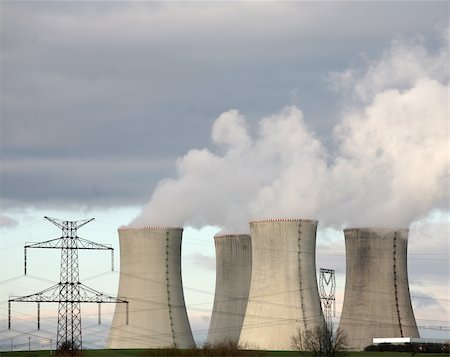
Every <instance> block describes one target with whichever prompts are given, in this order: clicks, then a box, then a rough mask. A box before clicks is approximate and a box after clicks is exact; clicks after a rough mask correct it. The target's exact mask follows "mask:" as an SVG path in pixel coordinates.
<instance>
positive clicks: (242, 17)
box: [0, 1, 450, 329]
mask: <svg viewBox="0 0 450 357" xmlns="http://www.w3.org/2000/svg"><path fill="white" fill-rule="evenodd" d="M448 6H449V3H448V1H423V2H420V1H399V2H387V1H378V2H366V1H361V2H356V1H349V2H340V1H334V2H295V1H294V2H278V3H275V2H189V1H188V2H147V1H141V2H115V1H98V2H94V1H82V2H68V1H61V2H56V1H49V2H45V1H30V2H26V1H2V2H1V4H0V10H1V21H0V22H1V44H0V46H1V83H0V85H1V112H0V114H1V122H0V125H1V126H0V129H1V130H0V140H1V141H0V150H1V152H0V154H1V157H0V160H1V177H0V185H1V186H0V190H1V192H0V204H1V212H0V229H1V231H0V232H1V234H2V240H1V247H2V250H3V251H4V252H5V254H4V255H5V256H6V255H8V256H9V255H11V254H12V252H11V250H7V249H6V248H5V247H10V246H11V245H14V244H15V247H20V246H21V245H22V246H23V242H22V241H16V242H15V243H11V240H12V239H13V238H14V237H16V235H15V233H14V230H15V229H18V228H19V229H22V227H24V226H26V224H28V223H27V220H29V219H31V218H32V219H36V217H41V216H43V215H44V214H46V212H48V211H50V212H53V213H54V214H55V215H57V216H58V217H59V218H66V217H67V218H70V217H68V215H74V216H77V215H78V216H80V215H81V216H80V217H78V218H85V216H91V215H92V214H94V213H95V214H96V215H100V216H101V217H104V218H103V220H104V221H107V222H108V223H109V224H110V229H109V232H110V235H111V237H110V239H111V240H116V239H117V235H116V232H115V229H116V228H117V227H119V226H120V225H123V224H129V223H130V222H131V221H133V219H134V218H135V217H136V216H137V215H138V213H139V211H140V210H141V208H142V207H145V208H144V210H143V212H142V214H140V215H139V217H138V218H137V220H135V221H134V222H135V224H136V225H139V224H158V223H159V224H172V223H174V224H178V225H185V226H194V227H195V228H196V229H200V228H202V227H205V226H217V227H220V228H222V229H230V230H231V229H242V230H245V228H244V227H243V225H244V224H245V223H246V222H247V221H248V220H250V219H254V218H267V217H271V216H294V217H299V216H300V217H306V216H308V218H318V219H319V221H320V222H321V224H322V225H323V230H322V231H321V232H322V236H321V237H320V239H321V240H322V241H321V244H322V249H323V252H326V251H332V250H333V249H334V248H333V247H338V249H340V251H341V253H342V254H343V239H342V236H341V235H340V234H341V233H340V231H339V229H340V228H341V227H342V226H345V225H352V224H353V225H360V224H363V225H382V224H383V222H387V224H388V225H401V226H408V225H411V228H412V229H413V230H414V237H415V240H413V239H411V241H410V247H411V251H412V252H413V253H414V252H415V253H417V254H418V253H420V251H421V249H422V252H426V253H429V254H432V253H433V254H434V255H431V258H432V259H434V261H433V260H432V262H433V264H428V263H430V261H427V262H426V263H427V264H422V265H420V264H419V263H417V264H414V265H413V267H412V268H411V269H412V270H413V271H414V272H415V273H414V274H416V275H415V277H416V281H417V282H418V285H417V289H416V295H417V296H419V294H425V296H427V297H428V298H430V299H431V300H430V299H429V300H426V298H425V301H428V302H430V301H431V305H430V304H428V305H427V303H422V302H423V299H422V300H420V299H416V302H415V304H416V306H417V309H419V310H418V311H419V315H420V316H419V317H423V318H424V319H425V318H429V319H435V320H442V316H448V315H449V313H450V308H449V300H448V296H449V294H450V291H449V289H448V270H449V269H450V266H449V264H448V256H447V255H446V254H448V237H449V233H450V232H449V217H450V213H449V206H448V205H449V192H448V191H449V181H448V177H449V151H448V139H449V126H448V113H449V112H448V109H449V108H448V80H449V78H448V29H449V19H448V16H449V8H448ZM158 183H159V185H158ZM299 202H300V203H299ZM175 208H176V209H175ZM30 217H31V218H30ZM326 227H332V228H330V230H327V228H326ZM42 229H43V230H45V229H46V228H45V225H44V227H43V228H42ZM218 229H219V228H217V229H216V230H218ZM207 232H208V234H211V232H212V231H211V230H208V231H207ZM330 232H331V233H330ZM21 234H22V236H23V237H26V238H27V240H39V235H40V234H42V232H39V233H38V232H37V231H35V230H31V229H30V230H27V229H22V230H21ZM205 234H206V233H205ZM194 236H195V234H194ZM198 236H202V235H201V234H199V235H198ZM202 237H203V236H202ZM30 238H33V239H30ZM86 238H88V239H92V240H95V237H88V236H87V237H86ZM24 239H25V238H24ZM105 239H107V238H105ZM208 239H209V240H208ZM205 240H206V241H207V244H211V240H212V237H209V238H208V237H206V238H205ZM413 242H416V245H415V246H413V244H412V243H413ZM319 243H320V242H319ZM114 244H116V242H114ZM333 244H335V246H333ZM203 248H204V247H202V246H200V247H197V248H196V249H192V250H191V251H190V250H189V248H188V253H189V254H190V255H189V254H188V255H189V257H190V258H189V259H190V260H189V259H187V260H186V261H187V263H185V264H186V271H185V272H184V273H183V274H184V276H186V275H189V273H190V272H191V273H195V274H197V275H200V273H199V271H200V270H201V269H200V268H204V270H205V271H206V270H208V267H209V268H210V267H211V264H212V266H213V265H214V264H213V262H214V261H213V260H211V259H213V258H214V257H213V254H214V253H213V247H212V246H211V245H210V246H208V248H204V249H203ZM5 249H6V250H5ZM424 249H425V250H424ZM19 252H20V249H19ZM18 254H21V253H18ZM439 254H441V255H439ZM413 258H414V257H413ZM419 258H420V257H416V259H419ZM422 258H423V257H422ZM5 259H6V258H5ZM331 261H332V260H328V262H331ZM325 262H326V260H325ZM2 264H3V263H2ZM20 264H21V262H20V263H18V265H19V270H20V268H21V267H20ZM202 264H203V265H202ZM410 266H411V264H410ZM433 266H434V267H435V269H433ZM2 268H3V267H2ZM336 269H338V270H340V271H345V267H344V266H343V263H342V260H341V261H340V262H339V261H337V262H336ZM213 273H214V271H213V270H209V272H208V273H205V274H207V275H205V276H207V277H208V279H209V278H211V277H212V278H213V276H214V274H213ZM12 276H14V275H11V276H9V275H4V276H2V277H1V278H0V280H4V279H6V278H10V277H12ZM430 276H431V278H430ZM3 278H4V279H3ZM187 279H188V280H189V278H187ZM425 280H427V281H433V282H434V284H433V286H431V287H424V286H423V284H422V283H421V282H423V281H425ZM185 282H186V280H185ZM191 284H193V285H195V280H192V282H191ZM421 284H422V285H421ZM209 285H211V284H209ZM195 286H196V287H198V286H197V285H195ZM212 286H213V282H212ZM419 286H421V288H419ZM191 287H192V285H191ZM210 287H211V286H208V288H210ZM0 288H1V286H0ZM114 289H115V287H114V288H112V289H111V290H110V292H111V293H114ZM8 292H10V291H8ZM3 293H4V294H6V290H3ZM192 299H193V300H190V302H191V303H195V302H196V301H197V300H195V299H196V297H193V298H192ZM0 300H1V301H3V300H4V299H3V298H2V299H0ZM210 300H212V298H211V299H210ZM433 304H434V305H433ZM436 304H437V305H436ZM2 308H3V306H2ZM417 313H418V312H417V311H416V315H417ZM443 314H444V315H443ZM445 314H446V315H445ZM194 315H195V314H194V313H193V312H192V313H191V315H190V316H191V317H192V316H194ZM195 316H196V317H198V320H195V322H194V324H195V326H200V327H199V329H201V328H205V326H206V328H207V319H208V316H209V315H208V312H201V313H200V312H198V313H197V315H195ZM430 316H431V317H430ZM202 319H203V320H202ZM202 321H203V322H202ZM205 321H206V322H205ZM191 322H192V321H191ZM427 323H428V322H427ZM446 326H448V321H447V322H446Z"/></svg>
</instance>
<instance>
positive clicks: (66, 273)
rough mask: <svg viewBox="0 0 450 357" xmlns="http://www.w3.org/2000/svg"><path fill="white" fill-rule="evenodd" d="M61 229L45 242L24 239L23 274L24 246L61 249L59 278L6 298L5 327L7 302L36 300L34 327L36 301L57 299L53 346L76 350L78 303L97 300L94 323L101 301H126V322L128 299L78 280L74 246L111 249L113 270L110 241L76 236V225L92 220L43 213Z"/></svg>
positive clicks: (9, 325) (78, 341)
mask: <svg viewBox="0 0 450 357" xmlns="http://www.w3.org/2000/svg"><path fill="white" fill-rule="evenodd" d="M44 218H45V219H47V220H48V221H50V222H51V223H53V224H54V225H56V226H58V227H59V228H61V229H62V235H61V237H60V238H56V239H51V240H48V241H45V242H38V243H29V242H27V243H25V247H24V273H25V275H26V274H27V249H28V248H49V249H60V250H61V268H60V281H59V283H58V284H56V285H53V286H51V287H49V288H47V289H44V290H42V291H40V292H38V293H35V294H31V295H27V296H20V297H14V298H10V299H9V300H8V329H11V303H12V302H36V303H37V328H38V329H40V303H41V302H58V303H59V306H58V329H57V342H56V345H57V348H58V349H64V350H71V351H76V350H79V349H81V348H82V336H81V306H80V305H81V303H97V304H98V323H99V324H100V323H101V318H100V316H101V315H100V313H101V304H102V303H126V304H127V305H126V306H127V319H126V322H127V323H128V301H126V300H123V299H119V298H115V297H112V296H108V295H105V294H103V293H101V292H99V291H96V290H94V289H92V288H90V287H88V286H86V285H84V284H82V283H81V282H80V278H79V264H78V250H79V249H83V250H84V249H89V250H93V249H95V250H109V251H111V270H114V250H113V248H112V247H111V246H110V245H104V244H99V243H95V242H91V241H89V240H86V239H83V238H80V237H78V236H77V229H78V228H80V227H82V226H84V225H85V224H87V223H89V222H91V221H93V220H94V218H90V219H85V220H80V221H63V220H60V219H56V218H50V217H44Z"/></svg>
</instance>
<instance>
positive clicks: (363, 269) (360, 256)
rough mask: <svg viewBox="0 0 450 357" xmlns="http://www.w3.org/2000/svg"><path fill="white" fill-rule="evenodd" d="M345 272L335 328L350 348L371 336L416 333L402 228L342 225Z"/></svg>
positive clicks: (405, 235) (360, 346)
mask: <svg viewBox="0 0 450 357" xmlns="http://www.w3.org/2000/svg"><path fill="white" fill-rule="evenodd" d="M344 234H345V249H346V262H347V268H346V270H347V273H346V282H345V295H344V305H343V308H342V315H341V322H340V328H341V329H343V330H344V331H345V332H346V334H347V337H348V348H349V349H350V350H362V349H364V347H366V346H368V345H371V344H372V339H373V338H375V337H419V332H418V330H417V326H416V321H415V319H414V313H413V310H412V306H411V299H410V295H409V287H408V272H407V263H406V256H407V244H408V230H407V229H371V228H353V229H345V230H344Z"/></svg>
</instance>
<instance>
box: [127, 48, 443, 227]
mask: <svg viewBox="0 0 450 357" xmlns="http://www.w3.org/2000/svg"><path fill="white" fill-rule="evenodd" d="M445 50H446V48H445V49H443V50H442V51H440V52H438V53H436V54H431V53H429V52H428V51H427V50H426V49H425V48H424V47H423V46H421V45H419V44H402V43H399V42H394V43H393V44H392V45H391V48H390V49H389V51H387V52H386V53H385V54H384V55H383V56H382V58H381V59H380V60H379V61H377V62H374V63H371V64H370V65H369V67H368V69H367V70H366V72H365V73H363V74H362V75H360V76H357V75H356V74H355V73H354V72H353V71H346V72H344V73H342V74H334V75H333V76H332V80H333V83H334V84H335V85H338V86H341V87H344V88H353V90H352V91H351V92H350V93H349V95H348V97H351V98H353V99H354V98H357V101H354V100H351V103H352V105H351V107H349V108H347V110H346V112H345V114H343V115H342V118H341V120H340V123H339V124H338V125H337V126H336V127H335V128H334V129H333V135H334V137H335V139H336V143H337V147H336V149H335V151H334V152H333V153H327V152H326V150H325V149H324V146H323V145H322V144H321V143H320V141H319V140H318V139H317V137H316V136H315V135H314V134H313V133H312V132H311V130H309V129H308V127H307V125H306V123H305V121H304V119H303V115H302V113H301V111H300V110H299V109H297V108H296V107H288V108H285V109H283V110H282V111H281V112H279V113H277V114H275V115H273V116H271V117H267V118H263V119H262V120H261V121H260V122H259V126H258V131H257V133H256V134H255V135H254V136H252V135H250V134H249V130H248V129H247V126H246V122H245V118H244V117H243V116H242V115H241V114H240V113H239V112H238V111H237V110H230V111H228V112H225V113H223V114H222V115H221V116H220V117H219V118H218V119H217V120H216V121H215V123H214V125H213V129H212V140H213V143H214V144H215V146H216V149H217V150H216V151H210V150H207V149H203V150H191V151H189V152H188V153H187V154H186V155H185V156H184V157H182V158H180V159H178V161H177V172H178V177H176V178H174V179H165V180H163V181H161V182H160V183H159V184H158V186H157V187H156V189H155V190H154V192H153V196H152V198H151V201H150V202H149V203H148V205H147V206H146V207H144V209H143V210H142V212H141V214H140V215H139V216H138V217H137V218H136V219H135V220H134V221H133V222H132V223H131V226H143V225H191V226H194V227H201V226H204V225H218V226H221V227H224V228H225V229H230V230H240V231H242V230H247V226H248V221H249V220H251V219H256V218H268V217H304V218H316V219H319V220H320V221H321V222H322V223H324V224H325V225H331V226H336V227H340V226H342V225H367V226H380V225H383V226H408V225H409V224H410V223H411V222H412V221H414V220H416V219H418V218H419V217H421V216H424V215H426V214H427V213H428V212H430V211H431V210H432V209H436V208H441V209H447V210H448V200H449V190H448V187H449V186H448V184H449V171H450V163H449V161H450V160H449V138H450V131H449V104H448V103H449V97H448V95H449V86H448V72H447V59H448V58H447V54H446V51H445Z"/></svg>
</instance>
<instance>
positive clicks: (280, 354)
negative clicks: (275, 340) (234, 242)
mask: <svg viewBox="0 0 450 357" xmlns="http://www.w3.org/2000/svg"><path fill="white" fill-rule="evenodd" d="M223 353H227V352H226V351H224V350H220V351H213V349H210V350H209V351H207V352H206V353H205V351H203V350H202V349H198V350H196V349H192V350H171V349H164V350H134V349H133V350H109V349H108V350H83V351H82V353H81V357H109V356H111V357H119V356H120V357H122V356H123V357H197V356H199V357H203V356H205V357H209V356H211V357H214V356H221V357H233V356H243V357H246V356H248V357H256V356H258V357H259V356H261V357H296V356H305V354H300V353H299V352H292V351H239V354H228V355H227V354H223ZM0 356H1V357H48V356H50V351H49V350H41V351H31V352H28V351H17V352H0ZM52 356H56V353H55V351H53V354H52ZM347 356H348V357H411V356H415V357H444V356H448V355H447V354H444V353H416V354H415V355H413V354H411V353H409V352H348V353H347Z"/></svg>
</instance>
